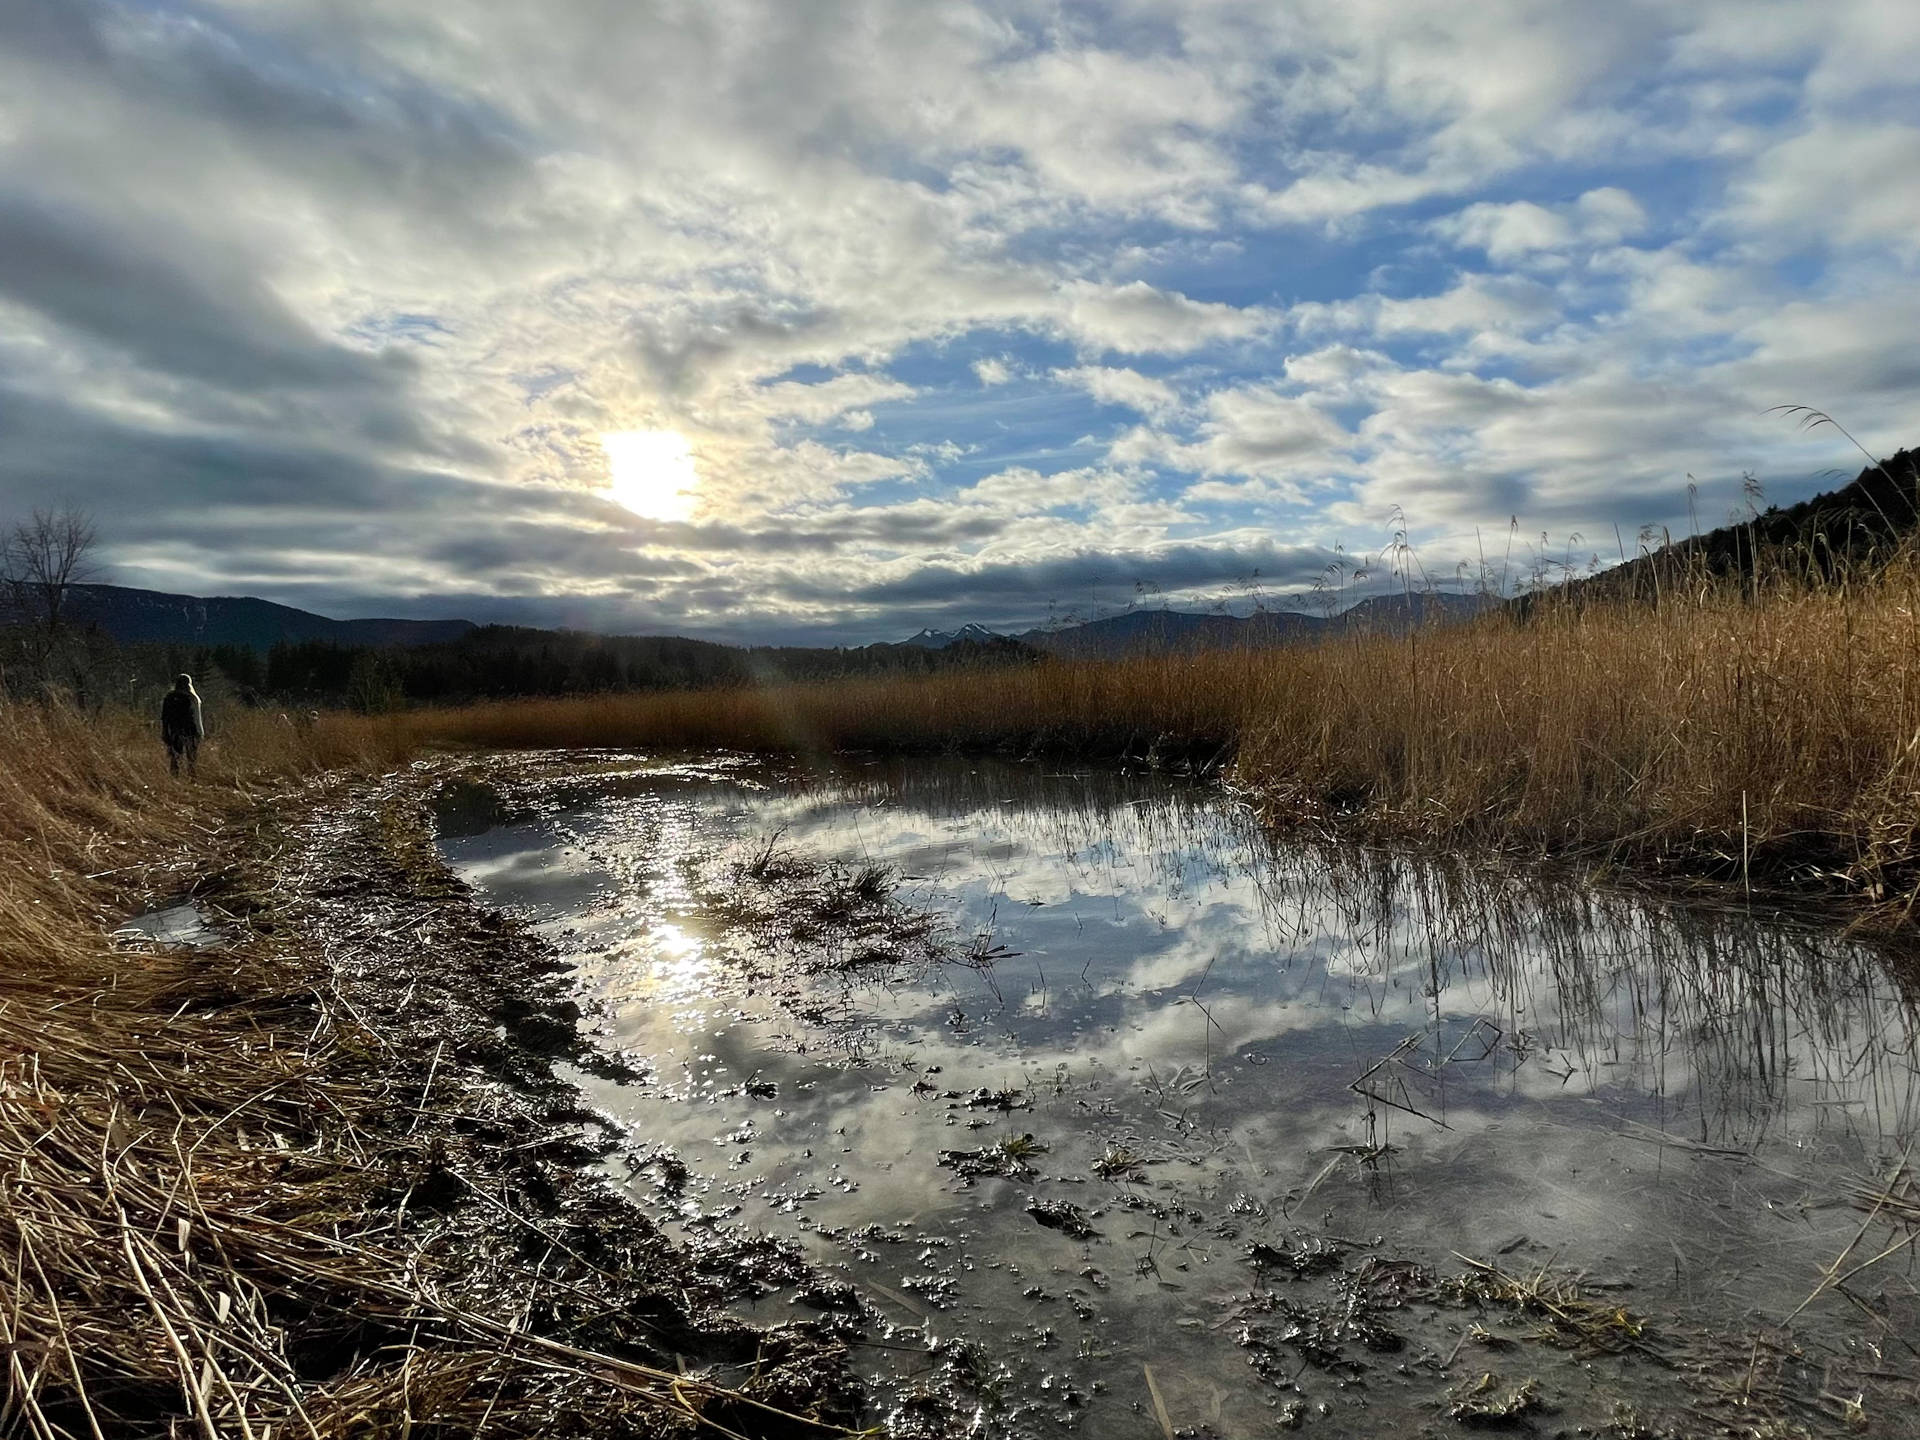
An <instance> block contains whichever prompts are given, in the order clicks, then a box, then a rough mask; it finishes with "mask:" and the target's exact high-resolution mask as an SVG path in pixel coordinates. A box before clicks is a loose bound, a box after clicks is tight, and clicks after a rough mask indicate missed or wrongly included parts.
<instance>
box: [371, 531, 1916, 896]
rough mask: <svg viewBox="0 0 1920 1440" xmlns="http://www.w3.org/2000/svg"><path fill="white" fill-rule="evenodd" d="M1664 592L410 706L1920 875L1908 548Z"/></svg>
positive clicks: (1676, 862)
mask: <svg viewBox="0 0 1920 1440" xmlns="http://www.w3.org/2000/svg"><path fill="white" fill-rule="evenodd" d="M1649 588H1650V589H1654V591H1655V598H1654V599H1653V600H1652V601H1651V602H1650V603H1646V602H1627V601H1619V600H1604V601H1596V602H1593V603H1578V602H1575V601H1572V600H1559V601H1555V600H1553V599H1551V598H1548V599H1545V600H1543V601H1540V602H1537V603H1535V604H1533V605H1532V606H1530V607H1529V608H1528V609H1527V610H1525V611H1524V612H1522V611H1519V610H1516V609H1507V610H1503V611H1500V612H1496V613H1493V614H1490V615H1488V616H1485V617H1483V618H1481V619H1480V620H1478V621H1475V622H1473V623H1472V624H1469V625H1465V626H1459V627H1453V628H1433V629H1426V630H1422V631H1418V632H1416V633H1414V634H1412V635H1406V636H1397V637H1396V636H1364V635H1361V636H1349V637H1342V638H1339V639H1335V640H1332V641H1329V642H1327V643H1324V644H1321V645H1316V646H1311V647H1307V646H1301V647H1289V648H1275V649H1264V650H1240V651H1216V652H1210V653H1201V654H1197V655H1192V656H1184V657H1182V656H1156V657H1147V658H1140V659H1134V660H1124V661H1116V662H1104V663H1103V662H1080V663H1072V662H1057V663H1051V664H1047V665H1043V666H1038V667H1030V668H1020V669H1006V670H990V671H979V672H972V673H962V674H950V675H940V676H933V677H930V678H926V679H918V680H901V681H859V682H850V683H842V684H820V685H791V686H779V687H771V688H758V689H715V690H705V691H690V692H681V693H673V694H664V695H624V696H609V697H604V698H594V699H579V700H543V701H524V702H512V703H505V704H496V705H484V706H477V707H472V708H468V709H460V710H438V711H420V712H415V713H413V714H411V715H407V716H403V717H401V718H400V720H399V721H398V723H399V724H400V725H401V726H402V727H403V728H404V730H405V731H406V733H407V734H408V735H409V736H410V737H411V738H412V740H413V741H414V743H417V744H420V745H423V746H444V745H471V746H482V747H499V748H536V747H553V746H564V747H574V746H609V747H626V746H649V747H652V746H658V747H671V748H689V749H705V748H711V747H731V748H741V749H776V750H796V751H807V750H830V749H873V750H916V749H941V748H951V749H997V750H1004V751H1013V752H1016V753H1041V754H1046V753H1054V754H1058V753H1066V754H1074V755H1080V756H1089V757H1091V756H1121V755H1130V756H1133V757H1136V758H1140V759H1148V758H1152V759H1159V760H1168V761H1179V762H1186V763H1193V764H1197V765H1201V766H1205V765H1207V764H1208V763H1209V762H1210V761H1212V760H1214V759H1216V758H1221V757H1223V756H1230V757H1231V758H1232V762H1233V769H1232V775H1233V778H1234V780H1235V782H1236V783H1237V784H1238V785H1239V786H1240V787H1241V788H1242V789H1243V790H1244V791H1245V792H1247V793H1248V794H1249V795H1250V796H1251V797H1252V798H1253V799H1254V800H1255V801H1256V803H1258V804H1259V805H1260V806H1261V807H1262V809H1263V811H1264V812H1265V813H1266V814H1267V815H1268V816H1269V817H1270V818H1272V819H1274V820H1276V821H1282V820H1292V819H1300V818H1313V817H1333V816H1337V817H1340V819H1341V820H1342V822H1343V823H1344V824H1345V825H1346V826H1347V827H1348V828H1350V829H1354V830H1358V831H1362V832H1365V833H1371V834H1376V835H1392V836H1397V837H1400V838H1404V839H1415V840H1423V841H1426V840H1437V841H1443V842H1447V843H1473V844H1492V845H1498V846H1501V847H1506V848H1509V849H1517V850H1523V851H1528V852H1534V853H1574V854H1580V855H1587V856H1605V857H1610V858H1613V859H1615V860H1619V861H1631V862H1635V863H1639V864H1642V865H1647V864H1657V865H1662V866H1671V867H1676V868H1680V869H1684V870H1686V871H1687V872H1689V873H1692V874H1700V873H1705V874H1709V875H1712V876H1716V877H1718V878H1720V879H1723V880H1727V881H1730V882H1734V883H1752V884H1765V885H1768V886H1776V887H1789V888H1792V889H1795V890H1798V891H1801V892H1803V893H1805V892H1815V893H1834V892H1844V893H1846V894H1848V895H1850V896H1853V897H1856V898H1862V897H1864V898H1865V899H1866V900H1867V901H1869V902H1871V903H1873V904H1876V905H1881V906H1883V907H1891V908H1883V909H1882V910H1881V914H1882V917H1883V918H1889V919H1892V920H1895V921H1905V920H1906V919H1908V918H1910V911H1911V909H1912V907H1913V901H1914V897H1915V895H1916V894H1920V890H1916V888H1915V887H1916V884H1917V883H1920V870H1917V869H1916V858H1917V857H1916V848H1915V824H1916V820H1920V618H1917V617H1916V605H1920V565H1916V563H1915V562H1914V561H1913V560H1911V559H1903V560H1901V561H1899V562H1897V563H1895V564H1892V565H1890V566H1886V567H1884V568H1881V569H1879V570H1877V571H1876V572H1875V573H1874V574H1873V576H1872V577H1871V578H1869V579H1867V580H1864V581H1858V582H1855V581H1851V580H1845V579H1842V580H1840V581H1836V582H1833V583H1815V584H1808V583H1805V581H1804V580H1802V579H1800V578H1798V577H1796V576H1794V575H1792V574H1791V573H1790V572H1787V571H1784V570H1783V571H1781V572H1779V573H1777V574H1776V576H1775V578H1774V579H1772V580H1770V581H1766V582H1762V583H1760V584H1758V585H1756V583H1755V582H1754V581H1752V580H1751V579H1747V578H1731V579H1729V578H1720V579H1715V578H1713V577H1711V576H1706V575H1702V574H1699V573H1697V572H1690V571H1688V570H1686V569H1684V568H1682V569H1676V570H1674V571H1671V572H1670V573H1668V574H1667V575H1666V576H1664V577H1663V578H1662V579H1661V581H1660V583H1659V584H1658V585H1657V586H1655V585H1653V584H1652V583H1651V582H1650V585H1649Z"/></svg>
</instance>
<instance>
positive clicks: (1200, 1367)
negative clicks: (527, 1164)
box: [441, 754, 1920, 1437]
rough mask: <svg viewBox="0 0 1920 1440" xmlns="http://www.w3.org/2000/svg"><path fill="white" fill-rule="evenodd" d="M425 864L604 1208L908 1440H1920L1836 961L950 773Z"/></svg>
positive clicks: (481, 845) (1861, 1049) (611, 793)
mask: <svg viewBox="0 0 1920 1440" xmlns="http://www.w3.org/2000/svg"><path fill="white" fill-rule="evenodd" d="M441 844H442V847H443V852H444V854H445V856H446V858H447V859H448V861H449V863H450V864H451V865H452V866H453V867H454V868H455V869H456V871H457V872H458V873H459V874H461V875H462V876H463V877H464V878H465V879H467V880H468V881H469V882H470V883H471V884H473V885H474V886H475V887H476V888H477V889H478V890H479V891H480V893H481V894H482V896H483V897H484V898H485V899H486V900H487V901H488V902H489V903H491V904H494V905H497V906H500V907H503V908H506V909H508V910H510V911H513V912H515V913H517V914H518V915H520V916H522V917H523V918H525V919H526V920H527V921H529V922H530V923H531V924H533V925H535V926H536V927H537V928H538V929H539V930H540V931H541V932H542V933H544V934H545V935H546V936H547V937H549V938H550V939H551V940H552V941H553V943H554V944H555V945H557V946H558V947H559V948H560V949H561V950H562V951H563V953H565V954H566V955H567V956H568V957H569V958H570V959H572V960H573V962H574V963H575V964H576V966H577V971H578V976H579V983H580V986H581V990H582V995H583V1002H584V1003H587V1005H588V1008H589V1013H590V1015H591V1016H592V1019H591V1021H590V1023H592V1024H595V1025H597V1026H598V1027H599V1029H600V1032H601V1036H602V1039H603V1041H604V1043H605V1044H606V1045H607V1046H608V1047H609V1048H612V1049H617V1050H619V1051H622V1052H624V1053H626V1054H627V1055H628V1056H629V1057H630V1058H631V1059H632V1060H633V1062H634V1065H635V1067H636V1072H637V1073H636V1076H635V1077H634V1078H629V1079H626V1080H623V1081H614V1080H609V1079H604V1078H595V1077H592V1076H585V1075H583V1076H580V1077H578V1078H579V1080H580V1083H581V1084H582V1086H583V1087H584V1088H585V1089H586V1091H587V1093H588V1095H589V1097H590V1099H591V1102H592V1104H593V1105H594V1106H596V1107H598V1108H599V1109H600V1110H602V1111H604V1112H605V1113H606V1114H607V1115H608V1116H609V1117H610V1120H611V1121H612V1122H613V1123H616V1124H617V1125H618V1126H620V1127H621V1128H622V1132H623V1135H624V1146H623V1152H624V1153H623V1155H622V1156H621V1157H619V1158H618V1159H617V1160H616V1163H615V1164H614V1166H613V1175H614V1183H619V1184H623V1185H626V1186H628V1187H629V1188H630V1189H631V1190H632V1192H633V1194H634V1195H635V1196H636V1198H637V1199H639V1200H640V1201H641V1203H642V1204H644V1205H645V1206H646V1207H647V1208H648V1209H649V1210H650V1211H651V1212H652V1213H653V1214H654V1215H655V1216H656V1217H657V1218H658V1219H659V1220H660V1221H661V1223H662V1224H664V1225H666V1226H667V1227H668V1228H670V1229H672V1230H674V1231H675V1232H676V1233H678V1234H680V1235H682V1236H683V1237H685V1238H687V1239H689V1240H690V1241H692V1242H694V1243H696V1244H697V1243H698V1241H699V1239H700V1237H701V1236H702V1235H703V1234H711V1233H713V1231H714V1230H715V1229H717V1228H721V1227H741V1228H744V1229H747V1230H751V1231H756V1232H765V1233H767V1234H769V1235H771V1236H773V1237H776V1239H777V1240H779V1241H782V1242H786V1247H783V1249H785V1250H786V1253H799V1254H803V1255H804V1256H805V1258H806V1259H807V1260H808V1261H810V1262H811V1265H812V1267H813V1268H814V1270H815V1271H817V1272H818V1273H819V1274H821V1275H824V1276H825V1277H827V1279H828V1281H829V1283H828V1284H827V1285H825V1286H822V1285H820V1284H818V1283H813V1282H805V1281H797V1280H794V1279H792V1278H791V1276H789V1275H787V1274H786V1273H785V1272H783V1271H781V1270H780V1268H779V1267H777V1266H776V1267H773V1268H772V1269H770V1270H769V1272H768V1276H767V1278H766V1279H765V1280H764V1282H763V1283H760V1284H758V1285H756V1286H752V1287H750V1288H751V1289H752V1290H754V1291H756V1292H757V1293H756V1294H754V1295H751V1296H748V1297H745V1298H743V1299H742V1302H741V1305H742V1310H743V1313H747V1314H749V1315H751V1316H753V1317H754V1318H756V1319H759V1320H762V1321H766V1322H769V1323H775V1322H778V1321H781V1320H784V1319H789V1318H799V1317H802V1316H805V1317H814V1316H818V1315H823V1314H824V1315H825V1316H826V1317H827V1318H828V1320H829V1321H830V1322H831V1323H835V1324H838V1325H840V1326H842V1328H843V1330H844V1333H846V1334H847V1335H848V1336H849V1338H850V1343H852V1344H854V1345H855V1346H856V1354H857V1357H858V1361H857V1363H858V1365H859V1368H860V1369H861V1370H862V1371H863V1372H864V1373H866V1374H867V1375H869V1376H870V1377H871V1378H872V1381H873V1385H874V1390H875V1396H876V1401H877V1403H878V1407H879V1409H880V1411H881V1412H882V1413H886V1412H888V1411H891V1413H892V1415H893V1418H894V1421H895V1423H896V1425H897V1427H898V1428H899V1430H900V1431H901V1433H906V1434H981V1435H988V1434H992V1435H1002V1434H1015V1435H1017V1434H1032V1435H1050V1434H1062V1433H1081V1434H1089V1435H1097V1436H1102V1437H1105V1436H1115V1437H1132V1436H1140V1437H1153V1436H1168V1435H1173V1434H1183V1435H1194V1436H1202V1435H1218V1436H1241V1435H1263V1434H1273V1433H1279V1431H1280V1430H1281V1429H1282V1428H1288V1429H1290V1428H1292V1427H1295V1426H1301V1427H1304V1428H1305V1429H1307V1430H1309V1431H1312V1432H1315V1433H1325V1434H1399V1433H1416V1432H1421V1431H1432V1432H1433V1433H1453V1432H1457V1431H1458V1430H1459V1428H1460V1427H1461V1426H1462V1425H1464V1424H1505V1425H1513V1426H1519V1427H1523V1428H1525V1429H1528V1430H1535V1431H1538V1432H1540V1433H1562V1432H1564V1433H1575V1432H1577V1431H1584V1432H1585V1433H1601V1434H1618V1435H1622V1436H1625V1435H1631V1434H1644V1435H1653V1434H1675V1435H1678V1434H1720V1433H1734V1431H1735V1430H1737V1428H1738V1426H1739V1425H1741V1424H1747V1423H1748V1422H1751V1424H1750V1425H1749V1428H1748V1429H1747V1430H1745V1431H1739V1433H1756V1434H1757V1433H1767V1432H1765V1431H1764V1430H1763V1429H1761V1428H1758V1427H1760V1426H1762V1425H1763V1424H1784V1425H1786V1426H1788V1427H1789V1428H1787V1429H1782V1430H1780V1431H1779V1432H1778V1433H1781V1434H1790V1433H1794V1432H1793V1429H1792V1428H1791V1427H1795V1426H1797V1427H1802V1428H1805V1429H1807V1430H1809V1431H1812V1432H1814V1433H1824V1432H1826V1431H1829V1430H1831V1431H1832V1433H1841V1432H1842V1431H1843V1429H1845V1428H1846V1427H1849V1426H1851V1427H1852V1429H1853V1430H1854V1431H1857V1430H1859V1429H1861V1428H1865V1429H1866V1430H1867V1431H1868V1432H1870V1433H1885V1434H1912V1433H1915V1432H1914V1428H1913V1426H1914V1422H1913V1420H1912V1416H1913V1414H1914V1413H1915V1412H1914V1410H1913V1409H1912V1408H1911V1407H1912V1405H1913V1403H1914V1399H1915V1396H1916V1394H1920V1392H1916V1390H1915V1388H1914V1378H1913V1377H1914V1375H1915V1363H1916V1357H1915V1354H1914V1352H1913V1351H1912V1349H1911V1348H1910V1346H1909V1343H1908V1341H1909V1337H1920V1329H1916V1327H1915V1324H1914V1322H1915V1319H1916V1318H1917V1316H1920V1311H1917V1310H1916V1304H1915V1297H1916V1290H1915V1284H1916V1276H1915V1273H1914V1272H1913V1271H1912V1270H1911V1269H1910V1268H1909V1265H1908V1259H1909V1257H1910V1252H1906V1251H1902V1250H1900V1249H1899V1248H1897V1247H1898V1246H1899V1245H1900V1244H1901V1243H1902V1236H1903V1235H1904V1234H1905V1233H1906V1232H1905V1231H1903V1230H1902V1229H1901V1228H1899V1225H1898V1224H1897V1223H1896V1221H1897V1219H1898V1217H1899V1215H1900V1214H1901V1213H1903V1212H1901V1211H1899V1209H1898V1207H1897V1206H1893V1207H1889V1206H1885V1205H1883V1206H1881V1207H1880V1208H1879V1209H1878V1210H1877V1211H1876V1210H1875V1207H1874V1205H1873V1202H1872V1199H1871V1198H1870V1197H1872V1196H1873V1195H1874V1194H1875V1193H1877V1192H1880V1191H1887V1192H1889V1193H1895V1192H1898V1193H1909V1194H1910V1193H1911V1192H1905V1191H1900V1190H1899V1187H1900V1186H1902V1185H1904V1184H1905V1183H1906V1182H1905V1180H1904V1177H1903V1176H1902V1175H1901V1174H1900V1173H1899V1172H1898V1169H1897V1167H1898V1166H1899V1165H1900V1162H1901V1159H1902V1157H1903V1155H1904V1152H1905V1149H1906V1147H1907V1146H1908V1144H1909V1143H1910V1140H1911V1138H1912V1136H1913V1133H1914V1130H1915V1127H1916V1123H1920V1074H1917V1071H1916V1063H1917V1052H1916V1040H1917V1036H1920V1019H1917V1017H1916V1011H1915V1008H1914V1003H1913V998H1912V997H1911V996H1908V995H1905V994H1903V993H1902V990H1901V987H1900V986H1899V984H1898V983H1896V981H1895V979H1893V978H1891V977H1893V976H1894V975H1895V974H1897V973H1898V970H1897V967H1891V966H1889V964H1888V963H1887V960H1886V957H1884V956H1882V955H1879V954H1876V953H1874V952H1873V951H1872V950H1871V949H1869V948H1866V947H1864V946H1861V945H1856V944H1853V943H1850V942H1849V941H1847V940H1846V939H1845V938H1843V937H1841V936H1839V935H1837V934H1835V933H1832V932H1831V931H1830V930H1824V929H1822V928H1820V927H1816V926H1808V925H1803V924H1795V923H1791V922H1788V921H1784V920H1781V919H1778V918H1775V917H1771V916H1768V915H1765V914H1761V915H1755V914H1750V913H1748V912H1747V911H1746V910H1745V909H1744V908H1743V907H1737V906H1736V907H1732V908H1727V907H1721V908H1718V909H1712V910H1707V909H1699V908H1689V907H1687V906H1684V905H1679V904H1672V903H1660V902H1657V901H1655V900H1651V899H1648V898H1645V897H1640V896H1635V895H1633V894H1630V893H1625V892H1614V891H1609V890H1607V889H1605V888H1601V887H1594V886H1590V885H1584V884H1578V883H1574V882H1573V881H1572V880H1569V879H1556V878H1554V877H1552V876H1550V875H1542V874H1539V873H1515V872H1514V871H1512V870H1511V869H1510V868H1506V867H1500V866H1495V865H1491V864H1485V865H1474V864H1470V863H1466V862H1448V861H1440V860H1433V859H1419V858H1415V857H1412V856H1408V855H1402V854H1395V853H1391V852H1383V851H1374V850H1361V849H1354V848H1351V847H1340V846H1332V845H1315V844H1308V843H1305V842H1302V841H1300V840H1297V839H1293V840H1289V839H1284V838H1283V839H1276V838H1274V837H1272V836H1270V835H1268V834H1266V833H1264V832H1262V831H1261V830H1260V829H1259V828H1258V827H1257V826H1255V825H1254V824H1253V823H1252V821H1251V819H1250V817H1249V814H1248V812H1247V811H1246V810H1245V808H1244V807H1242V806H1241V805H1240V804H1238V803H1237V802H1236V801H1235V799H1234V798H1233V797H1232V796H1231V794H1229V793H1227V792H1224V791H1222V790H1221V789H1219V788H1214V787H1204V786H1199V785H1194V784H1189V783H1184V782H1180V781H1176V780H1171V779H1165V778H1157V777H1153V776H1149V775H1126V774H1121V773H1117V772H1114V771H1086V772H1060V771H1055V770H1047V769H1044V768H1036V767H1031V766H1025V765H1013V764H1000V763H988V762H981V761H958V760H942V761H914V762H903V763H881V762H875V763H871V764H860V763H845V764H841V765H838V766H836V767H834V768H831V769H824V770H820V769H816V770H807V769H797V768H793V767H789V766H784V765H776V764H770V763H763V762H755V761H749V760H745V759H738V758H729V757H719V758H709V759H704V760H700V761H697V762H691V763H688V762H675V761H668V760H664V759H650V758H648V757H644V756H608V755H604V754H599V755H582V756H575V757H569V758H567V759H565V760H564V761H555V760H553V759H551V758H548V759H544V760H541V761H538V762H534V761H526V762H523V763H520V764H518V765H517V766H516V765H514V764H508V765H505V766H502V767H501V768H500V769H499V770H498V771H497V772H496V773H495V775H494V777H493V778H492V779H491V781H490V782H489V783H488V784H487V785H476V784H473V783H471V782H465V783H462V784H460V785H457V786H454V787H451V788H450V789H449V790H448V792H447V793H446V796H445V801H444V803H443V806H442V811H441ZM787 1247H790V1249H788V1248H787ZM1889 1247H1894V1248H1893V1253H1892V1254H1890V1255H1888V1256H1887V1257H1886V1258H1884V1259H1882V1260H1880V1261H1879V1262H1878V1263H1876V1264H1874V1265H1872V1266H1869V1267H1867V1268H1865V1269H1863V1270H1862V1271H1861V1272H1860V1273H1858V1274H1857V1275H1853V1276H1851V1277H1850V1278H1847V1279H1846V1280H1845V1283H1844V1284H1842V1285H1839V1286H1828V1287H1826V1288H1824V1289H1821V1290H1820V1293H1818V1294H1814V1292H1815V1291H1816V1289H1817V1288H1819V1287H1820V1286H1821V1283H1822V1277H1823V1271H1826V1270H1827V1269H1828V1267H1829V1266H1831V1265H1833V1263H1834V1261H1835V1259H1836V1257H1839V1256H1841V1255H1843V1254H1846V1255H1847V1256H1848V1259H1847V1261H1846V1268H1848V1269H1850V1268H1851V1267H1853V1266H1855V1265H1858V1264H1859V1263H1860V1262H1862V1261H1865V1260H1867V1259H1869V1258H1870V1257H1872V1256H1875V1255H1877V1254H1878V1253H1879V1252H1881V1251H1882V1250H1885V1249H1888V1248H1889ZM1834 1273H1835V1274H1836V1275H1844V1274H1845V1270H1844V1269H1843V1270H1840V1271H1836V1272H1834ZM1810 1295H1813V1298H1812V1300H1811V1302H1810V1303H1805V1302H1808V1299H1809V1296H1810ZM1543 1307H1544V1308H1543ZM1789 1320H1790V1321H1791V1323H1790V1324H1788V1323H1787V1322H1789ZM916 1427H918V1428H916ZM1610 1427H1611V1428H1610ZM1849 1433H1851V1432H1849Z"/></svg>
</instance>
